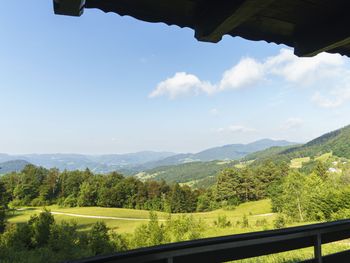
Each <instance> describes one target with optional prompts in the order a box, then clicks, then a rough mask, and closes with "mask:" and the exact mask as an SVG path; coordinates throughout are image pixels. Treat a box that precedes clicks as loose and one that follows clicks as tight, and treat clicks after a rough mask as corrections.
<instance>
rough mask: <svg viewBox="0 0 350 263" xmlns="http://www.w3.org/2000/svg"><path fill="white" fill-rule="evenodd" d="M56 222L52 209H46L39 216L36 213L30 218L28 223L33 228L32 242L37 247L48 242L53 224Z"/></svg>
mask: <svg viewBox="0 0 350 263" xmlns="http://www.w3.org/2000/svg"><path fill="white" fill-rule="evenodd" d="M54 223H55V219H54V217H53V216H52V215H51V213H50V211H48V210H45V211H44V212H42V213H40V215H39V216H37V215H34V216H32V217H31V218H30V220H29V222H28V224H29V226H30V227H31V228H32V231H33V238H32V243H33V245H34V246H35V247H41V246H44V245H46V244H47V243H48V241H49V236H50V229H51V226H52V225H53V224H54Z"/></svg>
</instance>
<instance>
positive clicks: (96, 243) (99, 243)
mask: <svg viewBox="0 0 350 263" xmlns="http://www.w3.org/2000/svg"><path fill="white" fill-rule="evenodd" d="M88 244H89V248H90V249H91V251H92V253H93V254H94V255H99V254H104V253H108V252H112V251H113V247H112V245H111V243H110V242H109V236H108V228H107V226H106V224H105V223H104V222H96V223H95V224H94V225H93V226H92V229H91V231H90V233H89V236H88Z"/></svg>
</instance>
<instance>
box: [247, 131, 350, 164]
mask: <svg viewBox="0 0 350 263" xmlns="http://www.w3.org/2000/svg"><path fill="white" fill-rule="evenodd" d="M330 152H331V153H333V155H335V156H338V157H344V158H347V159H350V125H349V126H346V127H344V128H341V129H338V130H335V131H332V132H329V133H326V134H324V135H322V136H320V137H318V138H316V139H314V140H311V141H310V142H308V143H305V144H301V145H294V146H293V145H292V146H284V147H272V148H268V149H266V150H263V151H259V152H255V153H252V154H249V155H247V156H246V157H245V158H244V159H245V160H257V161H259V160H263V159H271V158H273V159H274V160H286V161H288V160H291V159H293V158H302V157H317V156H321V155H323V154H326V153H330Z"/></svg>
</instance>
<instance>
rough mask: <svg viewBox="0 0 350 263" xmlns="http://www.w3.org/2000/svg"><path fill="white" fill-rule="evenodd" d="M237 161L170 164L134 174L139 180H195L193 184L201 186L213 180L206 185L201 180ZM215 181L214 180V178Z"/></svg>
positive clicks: (214, 175)
mask: <svg viewBox="0 0 350 263" xmlns="http://www.w3.org/2000/svg"><path fill="white" fill-rule="evenodd" d="M236 163H238V162H237V161H228V162H223V161H212V162H191V163H185V164H179V165H170V166H163V167H158V168H155V169H152V170H148V171H146V172H143V173H139V174H137V175H136V177H138V178H139V179H141V180H147V179H151V178H152V179H155V180H161V179H164V180H165V181H167V182H170V183H173V182H177V183H189V182H195V183H194V185H193V186H196V185H197V184H199V185H200V186H202V187H205V186H208V185H210V184H212V183H213V180H209V181H208V183H207V184H208V185H206V184H204V185H201V182H202V181H203V180H207V179H208V178H214V177H216V175H217V174H218V173H219V172H220V171H221V170H223V169H225V168H227V167H232V166H233V165H235V164H236ZM214 181H215V180H214Z"/></svg>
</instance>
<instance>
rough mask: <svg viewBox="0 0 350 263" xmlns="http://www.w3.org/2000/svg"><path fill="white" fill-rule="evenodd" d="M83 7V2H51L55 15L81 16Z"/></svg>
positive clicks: (58, 0)
mask: <svg viewBox="0 0 350 263" xmlns="http://www.w3.org/2000/svg"><path fill="white" fill-rule="evenodd" d="M84 6H85V0H53V8H54V11H55V14H56V15H66V16H81V15H82V14H83V12H84Z"/></svg>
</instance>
